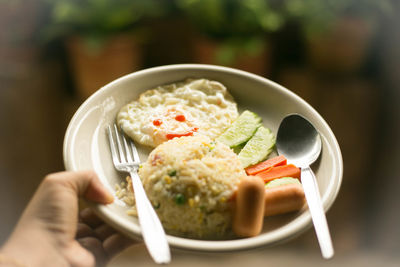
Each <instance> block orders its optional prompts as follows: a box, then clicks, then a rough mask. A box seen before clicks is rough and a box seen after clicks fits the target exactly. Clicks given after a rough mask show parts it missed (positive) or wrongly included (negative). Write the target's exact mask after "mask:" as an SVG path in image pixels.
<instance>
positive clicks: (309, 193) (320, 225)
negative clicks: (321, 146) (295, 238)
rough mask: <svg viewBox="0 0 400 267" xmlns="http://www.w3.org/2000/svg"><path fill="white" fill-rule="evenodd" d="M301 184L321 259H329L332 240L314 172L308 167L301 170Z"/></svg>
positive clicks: (332, 252)
mask: <svg viewBox="0 0 400 267" xmlns="http://www.w3.org/2000/svg"><path fill="white" fill-rule="evenodd" d="M301 183H302V184H303V189H304V193H305V196H306V200H307V204H308V208H309V210H310V213H311V218H312V221H313V224H314V229H315V233H316V235H317V239H318V242H319V246H320V248H321V253H322V257H324V258H325V259H329V258H331V257H332V256H333V254H334V251H333V246H332V240H331V236H330V233H329V229H328V223H327V222H326V217H325V212H324V209H323V206H322V201H321V197H320V194H319V190H318V185H317V181H316V179H315V175H314V172H313V171H312V170H311V168H310V167H309V166H307V167H305V168H302V169H301Z"/></svg>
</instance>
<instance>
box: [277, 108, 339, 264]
mask: <svg viewBox="0 0 400 267" xmlns="http://www.w3.org/2000/svg"><path fill="white" fill-rule="evenodd" d="M276 146H277V149H278V153H279V154H283V155H285V157H286V158H287V160H288V161H289V162H291V163H294V164H296V165H297V166H299V167H301V183H302V186H303V189H304V194H305V196H306V200H307V204H308V208H309V210H310V213H311V219H312V221H313V224H314V229H315V232H316V234H317V238H318V242H319V246H320V248H321V253H322V256H323V257H324V258H325V259H329V258H331V257H333V254H334V251H333V246H332V240H331V236H330V233H329V229H328V224H327V222H326V217H325V212H324V209H323V206H322V201H321V196H320V193H319V190H318V184H317V180H316V178H315V175H314V172H313V171H312V169H311V168H310V164H312V163H313V162H314V161H315V160H317V158H318V157H319V155H320V154H321V137H320V135H319V133H318V131H317V130H316V129H315V127H314V126H313V125H312V124H311V123H310V122H309V121H308V120H307V119H305V118H304V117H302V116H300V115H298V114H292V115H289V116H287V117H285V118H284V119H283V120H282V122H281V124H280V125H279V129H278V134H277V138H276Z"/></svg>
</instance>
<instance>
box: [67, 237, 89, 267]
mask: <svg viewBox="0 0 400 267" xmlns="http://www.w3.org/2000/svg"><path fill="white" fill-rule="evenodd" d="M63 254H64V256H65V258H66V259H67V260H68V262H69V264H70V266H72V267H78V266H79V267H95V266H96V261H95V258H94V256H93V254H92V253H90V252H89V251H88V250H87V249H85V248H84V247H82V246H81V245H80V244H79V243H78V242H76V241H74V242H72V243H71V244H70V245H69V246H68V247H66V248H65V249H64V250H63Z"/></svg>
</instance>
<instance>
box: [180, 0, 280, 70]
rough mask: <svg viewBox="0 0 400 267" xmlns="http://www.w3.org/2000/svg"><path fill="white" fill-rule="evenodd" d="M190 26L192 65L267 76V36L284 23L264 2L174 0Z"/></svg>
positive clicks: (276, 12)
mask: <svg viewBox="0 0 400 267" xmlns="http://www.w3.org/2000/svg"><path fill="white" fill-rule="evenodd" d="M176 4H177V6H178V8H180V9H181V10H182V11H183V13H184V15H185V16H186V17H187V18H188V19H189V20H190V22H191V23H192V25H193V27H194V29H195V31H194V32H195V34H194V37H193V38H192V40H193V57H194V61H196V62H200V63H211V64H218V65H226V66H232V67H237V68H241V69H244V70H247V71H250V72H254V73H258V74H262V75H264V74H266V72H268V67H269V64H268V56H269V53H268V52H269V49H268V42H267V37H268V34H270V33H273V32H275V31H277V30H279V29H280V27H281V26H282V25H283V23H284V17H283V16H281V13H280V12H279V9H277V8H275V7H274V6H273V5H272V4H270V1H265V0H253V1H243V0H220V1H214V0H176Z"/></svg>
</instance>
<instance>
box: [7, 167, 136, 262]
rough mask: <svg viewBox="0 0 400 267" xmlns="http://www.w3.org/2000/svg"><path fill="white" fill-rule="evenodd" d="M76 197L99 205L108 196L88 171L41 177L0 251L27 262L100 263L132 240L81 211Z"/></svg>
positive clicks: (11, 257) (86, 210) (109, 196)
mask: <svg viewBox="0 0 400 267" xmlns="http://www.w3.org/2000/svg"><path fill="white" fill-rule="evenodd" d="M79 197H81V198H84V199H86V200H88V201H93V202H97V203H101V204H110V203H112V202H113V196H112V195H111V194H110V193H109V192H108V191H107V190H106V188H105V187H104V186H103V185H102V184H101V183H100V181H99V179H98V177H97V175H96V174H95V173H94V172H92V171H80V172H60V173H54V174H50V175H48V176H46V178H45V179H44V180H43V182H42V183H41V184H40V186H39V188H38V190H37V191H36V193H35V194H34V196H33V198H32V199H31V201H30V202H29V204H28V206H27V208H26V209H25V211H24V212H23V214H22V216H21V218H20V220H19V222H18V224H17V226H16V228H15V230H14V232H13V233H12V235H11V237H10V239H9V240H8V241H7V243H6V244H5V245H4V247H3V248H2V249H1V251H0V252H1V254H3V255H5V257H9V258H10V259H14V260H15V261H16V262H19V263H22V264H25V265H26V266H43V267H46V266H82V267H86V266H104V265H105V264H106V263H107V262H108V260H109V259H110V258H111V257H112V256H114V255H115V254H116V253H118V252H120V251H121V250H122V249H124V248H126V247H127V246H129V245H131V244H132V243H133V242H132V241H131V240H129V239H127V238H125V237H123V236H122V235H120V234H118V233H116V232H115V231H114V230H113V229H112V228H110V227H109V226H107V225H105V224H104V223H103V222H101V221H100V220H99V219H98V218H97V217H96V216H95V215H94V214H93V213H92V212H91V211H90V210H88V209H85V210H83V211H82V212H81V214H80V218H79V222H78V206H79Z"/></svg>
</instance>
